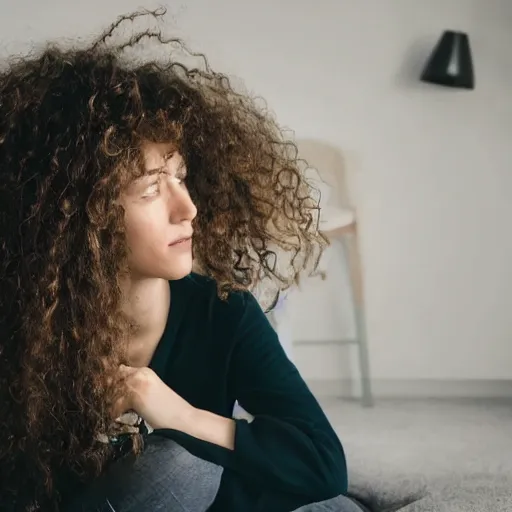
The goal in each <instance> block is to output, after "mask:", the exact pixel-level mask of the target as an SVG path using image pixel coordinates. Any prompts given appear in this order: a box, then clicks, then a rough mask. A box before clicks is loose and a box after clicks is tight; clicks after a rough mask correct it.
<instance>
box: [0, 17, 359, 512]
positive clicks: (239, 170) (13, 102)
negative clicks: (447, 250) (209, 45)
mask: <svg viewBox="0 0 512 512" xmlns="http://www.w3.org/2000/svg"><path fill="white" fill-rule="evenodd" d="M144 14H148V13H135V14H132V15H130V16H124V17H121V18H120V19H119V20H118V21H117V22H116V23H115V24H114V25H112V26H111V27H110V29H109V30H108V31H106V32H105V33H104V34H102V35H101V37H99V38H98V39H97V40H95V41H94V42H93V44H91V45H89V46H88V47H86V48H84V49H73V50H65V49H61V48H58V47H56V46H50V47H48V48H46V49H45V50H44V51H43V52H42V53H41V54H39V55H38V56H35V57H30V58H28V57H27V58H25V59H22V60H18V61H16V62H13V63H11V64H10V66H9V67H8V68H7V69H6V70H5V71H4V72H3V73H2V74H1V76H0V204H1V207H2V210H1V215H0V234H1V240H2V251H1V255H0V279H1V282H2V286H1V290H0V365H1V367H0V408H1V409H0V418H1V420H0V421H1V422H2V427H3V428H2V430H3V433H4V435H3V437H2V439H1V441H0V458H1V461H2V463H1V465H0V509H1V510H13V511H22V510H23V511H25V510H42V511H47V510H70V511H72V510H91V511H92V510H115V511H139V512H140V511H142V510H151V511H155V510H167V511H174V510H180V511H182V510H187V511H194V512H196V511H201V510H206V509H209V510H212V511H222V512H229V511H243V512H250V511H253V510H254V511H257V510H258V511H259V510H261V511H265V512H270V511H291V510H295V509H298V508H299V507H302V506H306V507H305V508H304V509H301V510H304V511H321V510H337V511H340V510H347V511H356V510H361V509H360V508H359V507H358V506H357V505H356V504H355V503H354V502H352V501H350V500H349V499H348V498H346V497H345V496H344V495H345V494H346V492H347V469H346V463H345V457H344V453H343V449H342V446H341V444H340V442H339V440H338V438H337V436H336V434H335V433H334V431H333V429H332V428H331V426H330V425H329V422H328V421H327V419H326V417H325V415H324V414H323V412H322V410H321V408H320V406H319V405H318V403H317V401H316V400H315V399H314V398H313V396H312V395H311V393H310V391H309V390H308V388H307V387H306V385H305V384H304V382H303V380H302V378H301V377H300V375H299V373H298V372H297V370H296V368H295V367H294V366H293V364H292V363H291V362H290V361H289V360H288V359H287V357H286V355H285V353H284V351H283V350H282V348H281V346H280V344H279V341H278V339H277V336H276V334H275V332H274V331H273V329H272V328H271V327H270V325H269V323H268V321H267V319H266V316H265V314H264V312H263V311H262V309H261V308H260V305H259V304H258V302H257V301H256V299H255V298H254V296H253V295H252V294H251V293H250V290H253V289H254V287H255V286H257V285H258V284H259V283H261V282H265V281H266V282H269V283H275V284H276V287H275V290H276V291H278V290H279V289H284V288H286V287H287V286H289V285H290V284H292V283H294V282H296V281H297V279H298V277H299V275H300V273H301V272H303V271H306V270H308V269H309V270H311V269H314V268H315V266H316V263H317V262H318V258H319V256H320V254H321V252H322V249H323V247H324V245H325V241H324V239H323V238H322V236H321V235H319V233H318V232H317V230H316V223H315V219H316V217H317V206H316V203H315V201H313V200H312V198H311V193H312V190H310V188H309V186H308V184H307V182H306V181H305V180H304V178H303V176H302V173H301V169H300V165H299V161H298V160H297V156H296V152H295V148H294V146H293V145H292V144H290V143H288V142H287V141H285V140H284V139H283V138H282V135H281V132H280V130H279V129H278V127H277V125H276V124H275V122H274V121H273V120H272V119H271V117H269V116H268V115H266V114H265V113H264V112H262V111H260V110H259V109H258V108H256V106H255V105H254V104H253V102H252V101H251V100H250V99H249V98H247V97H245V96H242V95H239V94H237V93H236V92H235V91H233V90H232V88H231V87H230V84H229V81H228V79H227V78H226V77H225V76H223V75H220V74H217V73H214V72H213V71H212V70H211V69H210V68H209V67H208V65H207V64H206V63H204V65H203V67H202V69H201V67H198V68H195V67H194V68H187V67H185V66H184V65H182V64H181V63H180V62H179V61H175V60H173V59H170V61H169V62H167V63H165V64H162V63H157V62H145V63H140V62H138V61H136V60H135V59H133V60H130V59H129V58H128V57H126V52H125V50H126V49H128V48H132V47H133V46H136V45H137V44H138V43H139V42H140V41H141V40H143V39H145V38H148V39H153V40H157V41H159V42H160V43H161V44H163V45H168V46H169V48H171V49H172V48H182V46H181V45H180V43H179V42H178V41H175V40H171V41H166V40H164V38H163V37H162V35H161V34H160V33H159V32H151V31H147V32H143V33H139V34H135V35H134V36H132V37H131V38H130V39H129V40H128V41H124V42H121V43H119V44H117V45H116V44H113V43H111V44H110V46H108V44H107V43H109V41H112V40H113V39H112V36H114V35H115V33H116V31H117V29H118V27H119V26H120V25H121V24H122V23H123V22H125V21H127V20H133V19H135V18H136V17H138V16H142V15H144ZM149 14H151V15H153V16H155V17H160V16H161V15H162V14H163V13H162V12H153V13H149ZM271 246H272V247H275V248H277V249H278V250H279V251H281V253H283V254H286V255H287V257H288V258H289V261H288V265H286V267H285V271H282V270H281V271H278V270H277V269H276V267H275V265H274V259H275V253H274V252H273V251H272V250H270V247H271ZM193 263H194V264H195V265H197V267H196V268H195V270H197V269H199V272H194V273H193V272H192V270H193ZM236 400H238V401H239V403H240V404H241V405H242V406H243V407H244V408H245V409H246V410H248V411H249V412H250V413H251V414H252V415H253V416H254V420H253V421H251V422H249V421H245V420H242V419H236V420H235V419H232V417H231V413H232V410H233V405H234V403H235V401H236ZM320 502H324V503H323V504H321V503H320Z"/></svg>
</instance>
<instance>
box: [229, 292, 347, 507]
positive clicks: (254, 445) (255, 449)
mask: <svg viewBox="0 0 512 512" xmlns="http://www.w3.org/2000/svg"><path fill="white" fill-rule="evenodd" d="M231 388H232V393H233V394H234V396H235V398H237V399H238V401H239V402H240V404H241V405H242V407H244V409H246V410H247V411H249V412H250V413H251V414H252V415H253V416H254V417H255V419H254V421H253V422H251V423H247V422H244V421H238V422H237V429H236V438H235V457H234V458H235V460H236V468H237V470H238V471H243V472H244V473H245V474H246V475H247V476H248V477H250V478H254V479H257V480H259V481H261V483H262V484H264V485H265V486H267V487H270V488H274V489H275V490H276V491H280V492H289V493H293V494H299V495H300V494H302V495H306V496H308V497H309V498H312V499H313V500H316V501H320V500H324V499H328V498H330V497H333V496H336V495H338V494H342V493H344V492H346V490H347V468H346V461H345V455H344V452H343V448H342V446H341V443H340V441H339V439H338V437H337V435H336V433H335V432H334V430H333V429H332V427H331V426H330V424H329V422H328V420H327V418H326V416H325V415H324V413H323V411H322V409H321V407H320V405H319V404H318V402H317V400H316V399H315V398H314V396H313V395H312V393H311V392H310V390H309V389H308V387H307V386H306V384H305V382H304V381H303V379H302V377H301V376H300V374H299V372H298V370H297V368H296V367H295V366H294V365H293V363H292V362H291V361H290V360H289V359H288V358H287V356H286V354H285V352H284V350H283V348H282V346H281V344H280V343H279V340H278V337H277V334H276V333H275V331H274V329H273V328H272V326H271V325H270V323H269V322H268V320H267V318H266V316H265V315H264V313H263V311H262V310H261V308H260V306H259V304H258V303H257V302H256V300H255V299H254V298H253V297H252V296H250V295H247V301H246V308H245V311H244V314H243V317H242V320H241V322H240V324H239V328H238V332H237V339H236V345H235V350H234V352H233V358H232V361H231Z"/></svg>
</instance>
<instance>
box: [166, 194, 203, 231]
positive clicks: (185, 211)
mask: <svg viewBox="0 0 512 512" xmlns="http://www.w3.org/2000/svg"><path fill="white" fill-rule="evenodd" d="M172 189H173V190H172V193H171V194H169V209H170V218H171V221H172V222H173V223H178V222H183V221H188V222H192V221H193V220H194V219H195V217H196V215H197V207H196V205H195V204H194V202H193V201H192V199H191V197H190V194H189V193H188V190H187V189H186V188H185V187H184V186H183V185H172Z"/></svg>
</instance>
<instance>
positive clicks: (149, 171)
mask: <svg viewBox="0 0 512 512" xmlns="http://www.w3.org/2000/svg"><path fill="white" fill-rule="evenodd" d="M175 154H176V149H173V150H171V151H168V152H167V153H166V154H165V155H164V157H163V158H164V165H161V166H160V167H155V168H154V169H147V170H145V171H144V174H157V173H159V172H162V169H165V167H166V165H167V162H168V161H169V160H170V159H171V158H172V157H173V156H174V155H175ZM180 167H181V166H180Z"/></svg>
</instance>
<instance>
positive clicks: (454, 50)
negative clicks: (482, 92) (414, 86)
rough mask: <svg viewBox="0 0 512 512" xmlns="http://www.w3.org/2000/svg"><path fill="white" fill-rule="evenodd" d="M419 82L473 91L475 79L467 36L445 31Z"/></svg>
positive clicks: (461, 33) (462, 33)
mask: <svg viewBox="0 0 512 512" xmlns="http://www.w3.org/2000/svg"><path fill="white" fill-rule="evenodd" d="M421 80H422V81H423V82H428V83H432V84H438V85H445V86H447V87H456V88H461V89H474V87H475V77H474V74H473V61H472V58H471V49H470V46H469V37H468V35H467V34H465V33H464V32H456V31H453V30H446V31H445V32H444V33H443V35H442V36H441V39H440V40H439V42H438V43H437V45H436V47H435V48H434V50H433V52H432V54H431V55H430V58H429V60H428V62H427V64H426V66H425V69H424V70H423V73H422V75H421Z"/></svg>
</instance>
